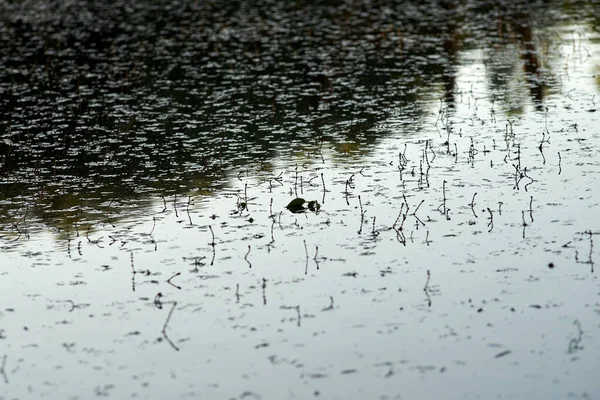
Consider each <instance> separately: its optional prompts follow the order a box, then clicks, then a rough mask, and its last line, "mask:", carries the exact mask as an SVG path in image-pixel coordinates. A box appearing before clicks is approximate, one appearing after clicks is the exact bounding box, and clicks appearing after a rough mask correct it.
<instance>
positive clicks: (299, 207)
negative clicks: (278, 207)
mask: <svg viewBox="0 0 600 400" xmlns="http://www.w3.org/2000/svg"><path fill="white" fill-rule="evenodd" d="M304 203H306V200H304V199H303V198H301V197H298V198H295V199H294V200H292V201H290V204H288V205H287V206H286V207H285V208H287V209H288V210H290V211H291V212H293V213H300V212H303V211H304Z"/></svg>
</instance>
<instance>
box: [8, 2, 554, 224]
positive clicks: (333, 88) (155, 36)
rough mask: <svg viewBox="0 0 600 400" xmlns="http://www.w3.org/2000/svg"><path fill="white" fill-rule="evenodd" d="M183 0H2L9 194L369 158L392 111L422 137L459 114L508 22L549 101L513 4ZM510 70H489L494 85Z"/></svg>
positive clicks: (112, 193) (521, 15)
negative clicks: (465, 61)
mask: <svg viewBox="0 0 600 400" xmlns="http://www.w3.org/2000/svg"><path fill="white" fill-rule="evenodd" d="M16 3H18V2H16ZM42 3H43V1H42ZM174 4H176V5H174ZM174 4H171V2H164V3H161V1H157V2H153V4H152V5H149V4H146V3H140V4H136V5H131V4H129V3H126V2H121V1H119V0H117V1H114V2H113V4H111V6H110V7H103V6H102V5H101V4H96V3H94V2H86V3H85V4H83V5H81V4H80V5H77V6H75V5H74V4H72V3H64V4H63V3H59V4H55V5H52V7H48V8H47V9H44V11H43V12H42V11H40V10H36V9H33V8H25V7H24V6H21V5H19V4H6V3H3V4H2V5H1V6H0V8H1V9H0V48H2V49H3V55H6V57H3V58H2V61H0V62H1V63H2V65H0V67H2V68H0V94H1V96H0V137H1V138H2V139H3V140H2V141H0V162H1V165H0V173H1V174H2V175H1V176H2V178H3V183H5V182H7V181H11V182H13V186H14V187H13V189H14V192H13V193H19V194H20V196H22V198H26V199H30V200H31V201H33V200H35V202H36V203H39V204H43V201H42V200H41V199H48V198H52V197H55V196H59V194H57V193H61V194H60V195H62V193H69V194H72V195H74V196H76V197H78V200H77V201H78V202H79V203H81V202H83V203H86V202H87V203H88V204H91V203H93V204H103V203H106V202H110V201H112V200H114V199H136V198H139V197H143V196H146V195H148V194H149V193H150V194H152V195H154V196H156V195H165V194H166V195H168V194H176V193H182V192H188V191H190V190H193V189H197V188H207V187H215V186H218V185H222V183H220V182H222V178H223V177H224V176H227V175H237V174H238V173H239V172H240V171H242V170H244V171H245V170H247V169H248V168H254V167H253V166H254V165H256V164H258V163H260V164H261V165H268V164H271V163H273V160H277V159H278V158H279V157H280V156H281V154H291V152H293V151H294V150H302V152H303V153H304V154H309V155H313V157H314V158H315V159H317V154H318V153H319V149H320V148H321V147H322V146H326V147H327V146H329V147H330V148H336V149H337V150H338V151H339V152H344V151H348V152H352V153H353V154H361V153H365V152H368V151H370V150H371V149H372V148H374V147H375V146H374V145H375V144H376V143H377V142H378V141H379V140H380V139H381V138H382V136H383V135H385V134H386V130H385V128H381V127H380V125H381V124H382V123H383V122H385V121H387V120H388V119H389V118H390V116H393V114H394V113H401V115H402V117H403V119H404V120H406V121H411V124H410V131H411V132H413V134H417V133H418V132H419V130H420V129H421V127H420V123H419V121H420V120H421V119H422V117H423V115H424V113H425V112H429V110H428V108H429V107H430V101H431V100H432V99H436V100H437V99H439V98H443V99H445V101H446V104H447V105H448V106H449V108H451V106H452V104H454V102H455V99H454V96H455V86H456V83H455V80H456V74H457V71H458V70H459V68H458V66H459V64H460V56H461V53H463V52H464V51H466V50H469V49H473V48H477V47H481V46H483V44H484V43H488V42H489V43H492V46H491V48H493V45H495V44H497V39H498V29H497V26H498V24H497V20H498V15H500V16H502V18H504V19H505V20H506V21H509V22H508V23H510V26H511V27H512V28H511V29H512V30H513V31H514V32H516V33H517V34H518V36H519V37H520V41H519V43H520V45H521V52H520V54H521V55H520V57H522V61H523V65H524V73H525V75H526V76H527V79H528V82H529V85H530V88H531V89H530V90H531V96H532V97H533V98H534V99H535V100H536V101H537V102H541V101H542V100H543V96H544V91H543V89H544V86H543V83H542V82H544V79H545V77H544V76H543V75H541V73H540V68H539V67H540V60H539V55H538V49H537V48H536V46H535V44H534V39H535V38H534V36H533V34H532V26H534V24H535V23H536V19H537V18H538V13H536V14H531V13H528V12H527V11H522V10H521V11H512V10H517V9H520V8H524V7H525V6H524V5H522V4H520V3H519V2H517V1H514V2H511V1H509V2H503V3H502V4H503V7H504V8H503V9H501V10H499V9H498V7H497V6H496V5H495V4H496V3H495V2H476V3H473V4H471V3H469V2H467V3H466V4H464V3H463V2H456V1H450V0H448V1H440V2H428V3H425V4H421V3H417V2H414V4H413V2H408V3H406V2H402V3H398V4H395V3H393V2H386V1H364V2H352V3H346V2H344V1H336V2H322V3H319V4H311V2H307V3H302V2H276V1H261V2H257V3H256V4H254V3H252V4H249V3H248V2H244V1H241V2H228V3H227V6H225V7H223V6H222V5H221V4H220V3H219V4H217V3H214V4H213V3H211V2H198V4H191V3H190V4H187V3H186V4H178V3H174ZM540 7H541V8H543V7H548V8H553V7H554V8H555V7H558V5H555V4H553V3H551V4H548V5H543V6H540ZM539 14H540V15H541V14H544V13H542V12H540V13H539ZM500 25H501V26H504V25H502V24H500ZM504 61H505V60H500V61H499V62H494V61H493V60H492V62H491V63H489V65H488V68H489V71H491V73H490V81H491V84H492V87H493V88H495V89H494V90H496V91H506V88H507V85H508V84H509V81H508V80H509V79H511V78H510V76H511V74H507V73H506V72H507V70H506V68H505V67H504ZM508 61H509V62H510V61H512V62H514V60H508ZM504 77H506V78H504ZM436 107H437V101H436ZM407 130H408V128H407ZM349 149H350V150H349ZM2 193H3V196H4V197H5V198H6V199H15V198H16V197H15V196H12V195H10V194H9V193H8V192H7V191H3V192H2ZM91 199H98V200H94V201H92V200H91ZM96 202H97V203H96ZM44 207H48V206H47V205H46V206H44ZM42 208H43V207H42ZM67 208H68V207H67V206H65V208H63V209H67ZM4 215H7V214H4Z"/></svg>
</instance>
